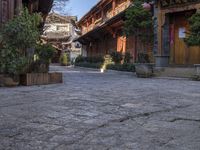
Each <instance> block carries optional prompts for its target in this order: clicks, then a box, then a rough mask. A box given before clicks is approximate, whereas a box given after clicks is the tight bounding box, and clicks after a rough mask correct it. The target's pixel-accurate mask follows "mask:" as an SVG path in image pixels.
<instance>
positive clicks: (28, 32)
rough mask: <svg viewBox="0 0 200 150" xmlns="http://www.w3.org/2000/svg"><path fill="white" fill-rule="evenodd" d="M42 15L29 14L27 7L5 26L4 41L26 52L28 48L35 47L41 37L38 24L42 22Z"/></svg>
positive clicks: (3, 31)
mask: <svg viewBox="0 0 200 150" xmlns="http://www.w3.org/2000/svg"><path fill="white" fill-rule="evenodd" d="M40 19H41V17H40V15H38V14H29V12H28V9H27V8H25V9H24V11H22V13H21V15H19V16H17V17H15V18H13V19H12V20H11V21H9V22H8V23H7V24H5V26H4V27H3V30H2V31H1V32H2V37H3V42H4V43H5V44H6V45H8V46H12V48H16V49H18V50H20V51H21V53H23V54H25V53H26V50H27V48H32V47H35V45H36V42H37V40H38V39H39V35H40V34H39V30H38V28H37V27H38V25H39V23H40Z"/></svg>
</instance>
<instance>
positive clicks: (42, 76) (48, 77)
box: [20, 73, 63, 86]
mask: <svg viewBox="0 0 200 150" xmlns="http://www.w3.org/2000/svg"><path fill="white" fill-rule="evenodd" d="M62 81H63V80H62V73H27V74H25V75H21V76H20V84H21V85H25V86H31V85H46V84H56V83H62Z"/></svg>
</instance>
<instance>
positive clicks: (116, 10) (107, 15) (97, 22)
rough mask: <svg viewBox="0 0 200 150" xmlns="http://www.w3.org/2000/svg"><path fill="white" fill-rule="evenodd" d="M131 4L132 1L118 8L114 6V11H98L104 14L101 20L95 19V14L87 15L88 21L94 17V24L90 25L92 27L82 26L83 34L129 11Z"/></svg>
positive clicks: (119, 5)
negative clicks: (126, 10)
mask: <svg viewBox="0 0 200 150" xmlns="http://www.w3.org/2000/svg"><path fill="white" fill-rule="evenodd" d="M130 4H131V1H125V2H123V3H121V4H118V5H116V6H114V5H113V8H112V9H109V10H107V11H105V9H100V8H99V9H98V8H96V9H97V10H96V11H100V12H102V14H101V18H98V19H97V18H95V12H92V13H89V14H87V17H85V19H86V20H89V19H90V18H91V16H94V17H93V20H94V21H93V23H92V24H91V23H89V24H90V25H88V26H87V27H86V26H82V34H86V33H87V32H89V31H91V30H93V29H94V28H95V27H97V26H100V25H101V24H102V23H104V22H106V21H108V20H110V19H111V18H113V17H114V16H116V15H117V14H119V13H120V12H122V11H124V10H125V9H127V8H128V7H129V6H130ZM82 21H83V20H82ZM80 25H81V23H80Z"/></svg>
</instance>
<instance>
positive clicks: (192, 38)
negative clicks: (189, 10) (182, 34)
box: [185, 12, 200, 46]
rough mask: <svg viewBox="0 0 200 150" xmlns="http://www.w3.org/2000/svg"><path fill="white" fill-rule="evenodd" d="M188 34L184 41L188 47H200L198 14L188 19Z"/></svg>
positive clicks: (199, 17) (199, 20)
mask: <svg viewBox="0 0 200 150" xmlns="http://www.w3.org/2000/svg"><path fill="white" fill-rule="evenodd" d="M189 23H190V32H189V36H188V37H187V38H186V39H185V41H186V43H187V44H188V45H189V46H200V12H197V13H195V14H194V15H192V16H191V17H190V18H189Z"/></svg>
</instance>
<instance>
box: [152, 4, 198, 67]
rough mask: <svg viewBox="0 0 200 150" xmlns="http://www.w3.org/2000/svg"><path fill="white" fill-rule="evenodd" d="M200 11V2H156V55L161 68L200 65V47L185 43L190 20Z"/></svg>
mask: <svg viewBox="0 0 200 150" xmlns="http://www.w3.org/2000/svg"><path fill="white" fill-rule="evenodd" d="M199 10H200V0H182V1H180V0H175V1H168V0H156V1H155V7H154V12H155V14H154V20H155V23H154V24H155V43H154V54H155V56H156V58H157V59H156V60H157V63H158V65H159V66H167V65H169V64H172V65H192V64H197V63H198V64H199V63H200V46H199V47H188V46H187V45H186V43H185V42H184V38H186V37H187V33H188V32H189V28H190V26H189V22H188V18H189V17H190V16H191V15H192V14H194V13H195V12H196V11H199Z"/></svg>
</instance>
